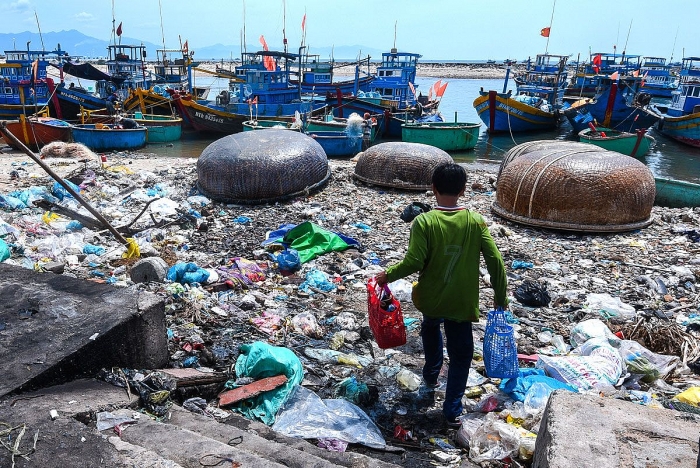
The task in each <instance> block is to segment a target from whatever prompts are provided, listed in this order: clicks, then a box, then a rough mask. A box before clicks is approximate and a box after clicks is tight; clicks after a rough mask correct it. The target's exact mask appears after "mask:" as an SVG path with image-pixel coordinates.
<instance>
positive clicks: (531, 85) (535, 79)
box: [474, 54, 568, 133]
mask: <svg viewBox="0 0 700 468" xmlns="http://www.w3.org/2000/svg"><path fill="white" fill-rule="evenodd" d="M567 60H568V56H565V55H552V54H540V55H538V56H537V59H536V60H535V64H534V66H532V65H531V64H528V69H527V70H526V72H525V74H524V75H523V76H521V77H517V79H516V84H517V86H516V92H515V94H513V93H512V91H510V90H509V91H508V92H506V89H507V87H508V76H509V73H510V66H509V67H508V69H507V71H506V79H505V82H504V84H503V91H502V92H500V93H499V92H498V91H494V90H491V91H484V89H483V88H482V89H481V91H479V97H477V98H476V99H475V100H474V108H475V109H476V112H477V114H479V117H480V118H481V120H482V121H483V122H484V123H485V124H486V126H487V127H488V131H489V132H490V133H499V132H526V131H537V130H548V129H551V128H556V127H557V126H558V125H559V120H560V114H559V109H560V108H561V107H562V98H563V96H564V88H565V87H566V83H567V79H566V77H567V73H566V61H567Z"/></svg>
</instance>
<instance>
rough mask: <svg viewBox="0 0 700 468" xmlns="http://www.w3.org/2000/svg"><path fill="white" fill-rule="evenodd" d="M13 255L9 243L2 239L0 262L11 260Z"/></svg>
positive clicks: (0, 240) (0, 243) (0, 242)
mask: <svg viewBox="0 0 700 468" xmlns="http://www.w3.org/2000/svg"><path fill="white" fill-rule="evenodd" d="M11 255H12V254H11V253H10V247H9V246H8V245H7V242H5V241H4V240H2V239H0V262H4V261H5V260H7V259H8V258H10V256H11Z"/></svg>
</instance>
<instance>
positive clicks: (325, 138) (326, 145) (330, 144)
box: [306, 131, 362, 158]
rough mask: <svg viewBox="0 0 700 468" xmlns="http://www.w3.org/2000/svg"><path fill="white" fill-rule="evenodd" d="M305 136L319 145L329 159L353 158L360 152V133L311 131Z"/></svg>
mask: <svg viewBox="0 0 700 468" xmlns="http://www.w3.org/2000/svg"><path fill="white" fill-rule="evenodd" d="M306 134H307V135H309V136H310V137H311V138H313V139H314V140H316V141H317V142H318V144H320V145H321V148H323V151H325V152H326V156H328V157H329V158H333V157H337V158H340V157H349V156H355V155H356V154H357V153H359V152H360V151H361V150H362V134H361V133H360V134H354V133H351V132H332V131H313V132H307V133H306Z"/></svg>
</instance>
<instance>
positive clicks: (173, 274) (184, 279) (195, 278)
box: [166, 262, 209, 284]
mask: <svg viewBox="0 0 700 468" xmlns="http://www.w3.org/2000/svg"><path fill="white" fill-rule="evenodd" d="M208 278H209V272H208V271H207V270H205V269H204V268H200V267H198V266H197V264H195V263H183V262H178V263H176V264H175V265H173V266H171V267H170V269H169V270H168V274H167V275H166V279H167V280H168V281H174V282H177V283H181V284H192V283H205V282H206V281H207V279H208Z"/></svg>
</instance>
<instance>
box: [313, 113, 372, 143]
mask: <svg viewBox="0 0 700 468" xmlns="http://www.w3.org/2000/svg"><path fill="white" fill-rule="evenodd" d="M377 117H379V118H377ZM371 120H372V133H371V134H370V139H371V140H372V141H374V139H375V138H376V136H377V133H378V131H379V129H380V122H381V123H383V116H382V115H379V116H373V118H372V119H371ZM348 122H350V126H351V127H352V126H356V128H354V129H352V130H350V131H351V133H357V134H360V133H362V117H360V116H359V115H357V114H356V113H355V114H354V115H352V114H351V115H350V117H349V118H347V119H344V118H342V117H333V115H332V114H326V115H322V116H318V117H311V118H309V119H308V120H307V121H306V131H307V132H344V131H347V130H348Z"/></svg>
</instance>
